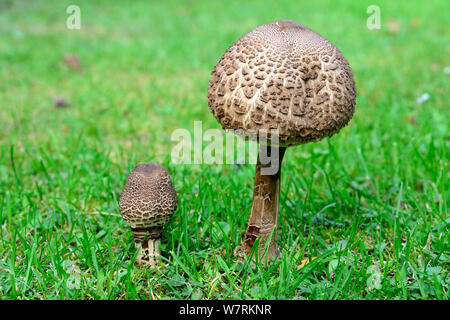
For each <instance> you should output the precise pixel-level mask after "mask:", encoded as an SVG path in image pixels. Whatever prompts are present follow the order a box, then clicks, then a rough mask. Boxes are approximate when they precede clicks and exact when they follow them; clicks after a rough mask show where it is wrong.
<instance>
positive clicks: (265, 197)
mask: <svg viewBox="0 0 450 320" xmlns="http://www.w3.org/2000/svg"><path fill="white" fill-rule="evenodd" d="M261 148H266V150H267V154H268V156H269V157H271V156H276V153H278V170H277V171H276V173H274V174H270V175H267V174H266V175H265V174H264V170H263V169H264V168H267V167H269V166H270V163H269V164H263V163H262V162H261V149H260V152H259V154H258V162H257V164H256V172H255V186H254V189H253V204H252V210H251V213H250V219H249V220H248V226H247V232H246V233H245V236H244V249H245V251H246V253H247V254H249V253H250V251H251V250H252V248H253V244H254V243H255V241H256V239H258V238H260V247H259V255H260V257H262V255H263V253H264V249H265V244H266V242H267V239H268V238H269V236H270V234H271V232H272V230H274V229H275V228H276V226H277V222H278V208H279V200H280V174H281V164H282V161H283V157H284V153H285V151H286V148H284V147H280V148H277V147H270V146H269V147H268V146H261ZM275 148H277V149H275ZM274 152H275V154H274ZM271 153H272V154H271ZM276 160H277V159H276V158H275V159H272V162H273V161H276ZM272 164H273V163H272ZM274 240H275V231H274V233H273V235H272V240H271V242H270V244H269V248H268V251H267V256H266V257H265V258H264V259H263V260H262V261H263V262H266V261H267V260H271V259H273V258H275V257H276V255H277V254H278V246H277V244H276V242H275V241H274Z"/></svg>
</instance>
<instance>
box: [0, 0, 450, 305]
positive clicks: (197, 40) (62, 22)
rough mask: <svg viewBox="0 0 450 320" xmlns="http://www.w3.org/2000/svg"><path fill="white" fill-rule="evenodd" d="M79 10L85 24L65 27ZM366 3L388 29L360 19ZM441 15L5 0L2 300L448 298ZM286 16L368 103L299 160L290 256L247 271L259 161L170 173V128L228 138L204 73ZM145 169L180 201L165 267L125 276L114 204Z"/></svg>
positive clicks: (126, 245) (168, 233) (286, 207)
mask: <svg viewBox="0 0 450 320" xmlns="http://www.w3.org/2000/svg"><path fill="white" fill-rule="evenodd" d="M71 4H76V5H78V6H79V7H80V9H81V29H80V30H69V29H67V27H66V19H67V18H68V16H69V15H68V14H67V13H66V8H67V7H68V6H69V5H71ZM369 5H378V6H379V8H380V13H381V28H380V29H375V30H369V29H368V28H367V26H366V21H367V19H368V18H369V16H370V14H368V13H367V12H366V10H367V7H368V6H369ZM449 9H450V3H449V2H448V1H445V0H442V1H426V2H423V1H376V2H374V1H321V0H320V1H319V0H317V1H299V0H295V1H265V2H263V1H207V0H203V1H114V2H112V1H57V2H55V1H10V0H0V34H1V41H0V234H1V239H2V240H1V242H0V297H2V298H7V299H16V298H19V299H47V298H79V299H86V298H97V299H124V298H129V299H137V298H142V299H149V298H150V299H151V298H156V299H158V298H176V299H179V298H194V299H195V298H203V299H222V298H226V299H231V298H244V299H248V298H260V299H265V298H277V299H293V298H306V299H334V298H337V299H342V298H344V299H363V298H382V299H396V298H405V299H411V298H412V299H415V298H423V299H447V298H448V283H449V276H448V263H449V260H448V252H449V246H448V243H449V242H448V240H449V232H448V225H449V223H450V220H449V217H448V208H447V200H448V194H449V184H448V171H447V168H448V144H449V133H448V119H449V105H448V97H449V78H450V61H449V60H448V57H449V49H450V43H449V39H450V38H449V36H450V32H449V30H450V28H449V24H448V13H449V12H450V10H449ZM278 19H291V20H295V21H298V22H300V23H302V24H304V25H306V26H308V27H310V28H311V29H313V30H315V31H316V32H318V33H319V34H321V35H322V36H324V37H326V38H327V39H329V40H330V41H331V42H333V43H334V44H335V45H336V46H337V47H338V48H339V49H340V50H341V51H342V52H343V54H344V55H345V57H346V58H347V60H348V61H349V63H350V65H351V67H352V69H353V72H354V74H355V81H356V86H357V95H358V96H357V105H356V112H355V114H354V117H353V119H352V120H351V121H350V123H349V125H348V126H347V127H346V128H344V129H343V130H341V132H340V133H339V134H338V135H336V136H334V137H333V138H331V139H324V140H323V141H321V142H318V143H314V144H308V145H305V146H298V147H295V148H290V149H289V150H288V152H287V155H286V158H285V163H284V166H283V170H284V171H283V173H282V174H283V182H282V194H281V208H280V221H279V222H280V227H279V230H280V231H279V242H280V245H282V246H283V247H284V248H285V255H284V256H283V258H282V259H281V261H280V262H279V264H278V265H276V266H272V267H261V268H262V269H261V270H259V269H258V270H256V271H255V270H253V269H251V268H248V267H247V266H246V265H243V264H242V263H240V262H239V261H237V260H236V259H235V257H234V256H233V249H234V248H235V247H236V246H237V245H238V244H239V243H240V239H241V235H242V234H243V232H244V231H245V226H246V222H247V218H248V213H249V212H250V207H251V196H252V192H253V189H252V187H253V174H254V166H251V165H246V166H239V168H236V166H232V165H224V166H206V165H173V164H171V163H170V152H171V148H172V146H173V143H172V142H171V141H170V135H171V133H172V132H173V130H174V129H177V128H186V129H188V130H190V131H193V121H203V129H204V130H205V129H208V128H220V126H219V124H218V123H217V122H216V120H215V119H214V117H213V116H212V114H211V113H210V111H209V108H208V104H207V99H206V94H207V87H208V81H209V77H210V72H211V70H212V68H213V66H214V65H215V64H216V62H217V61H218V60H219V59H220V57H221V55H222V54H223V53H224V51H225V50H226V49H227V48H228V47H229V46H230V45H231V44H232V43H233V42H234V41H235V40H236V39H237V38H238V37H240V36H241V35H243V34H244V33H246V32H248V31H249V30H251V29H253V28H254V27H256V26H258V25H261V24H264V23H268V22H271V21H275V20H278ZM143 161H157V162H160V163H162V164H163V165H165V166H166V167H168V169H169V171H170V172H171V174H172V177H173V180H174V184H175V187H176V189H177V192H178V194H179V209H178V210H177V212H176V213H175V215H174V217H173V219H172V221H171V222H170V223H169V225H168V226H167V227H166V229H165V232H164V239H163V256H164V257H165V259H167V260H166V264H167V265H166V267H165V269H164V270H159V271H158V270H150V271H145V270H134V269H133V267H132V261H131V262H130V259H132V254H131V257H130V254H129V253H128V252H130V251H132V250H131V249H132V248H133V240H132V237H131V233H130V232H129V230H128V229H127V227H126V225H125V223H124V222H123V220H122V219H121V217H120V216H119V212H118V207H117V199H118V197H119V196H120V192H121V189H122V187H123V183H124V181H125V178H126V174H127V172H128V171H129V170H130V169H131V168H133V167H134V166H135V165H136V164H137V163H138V162H143ZM336 243H339V244H340V245H339V246H336ZM330 250H331V251H330ZM316 257H318V258H317V259H315V260H314V262H313V263H310V264H308V265H306V266H304V267H301V266H302V262H305V261H308V260H307V259H312V258H316ZM169 262H170V263H169ZM308 266H310V267H308ZM74 270H76V272H75V274H79V277H80V286H79V287H78V288H75V289H73V288H71V287H70V286H68V285H67V281H68V279H69V278H70V276H73V274H74ZM77 270H78V271H77ZM374 270H375V271H374ZM77 272H78V273H77ZM374 279H375V280H374ZM371 281H372V282H374V281H375V282H374V283H375V284H371V283H372V282H371Z"/></svg>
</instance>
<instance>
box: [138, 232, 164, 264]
mask: <svg viewBox="0 0 450 320" xmlns="http://www.w3.org/2000/svg"><path fill="white" fill-rule="evenodd" d="M160 243H161V238H159V239H147V240H144V241H143V242H142V243H137V244H136V245H137V246H139V253H138V255H137V257H136V264H138V265H142V266H150V267H152V268H154V267H156V266H157V259H158V257H159V256H160V255H161V250H160V249H159V245H160ZM141 244H142V245H141Z"/></svg>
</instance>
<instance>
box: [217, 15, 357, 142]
mask: <svg viewBox="0 0 450 320" xmlns="http://www.w3.org/2000/svg"><path fill="white" fill-rule="evenodd" d="M355 100H356V89H355V82H354V80H353V72H352V70H351V68H350V66H349V64H348V62H347V60H346V59H345V58H344V56H343V55H342V53H341V51H339V49H337V48H336V47H335V46H334V45H333V44H332V43H331V42H330V41H328V40H327V39H325V38H324V37H322V36H320V35H319V34H317V33H316V32H314V31H312V30H311V29H309V28H307V27H305V26H303V25H301V24H299V23H297V22H295V21H290V20H279V21H276V22H273V23H269V24H265V25H262V26H259V27H257V28H255V29H253V30H252V31H250V32H249V33H247V34H245V35H244V36H242V37H241V38H239V39H238V40H237V41H236V42H235V43H234V44H233V45H232V46H231V47H230V48H229V49H228V50H227V51H226V52H225V53H224V55H223V56H222V58H221V59H220V61H219V62H218V63H217V65H216V66H215V67H214V70H213V72H212V77H211V80H210V82H209V89H208V104H209V107H210V109H211V111H212V113H213V114H214V116H215V118H216V119H217V121H218V122H219V123H220V124H221V125H222V127H223V128H224V129H242V130H244V131H245V132H252V131H253V132H256V134H257V135H259V134H260V132H261V130H264V131H265V132H266V133H269V136H270V132H269V131H270V129H278V130H279V136H280V145H281V146H290V145H297V144H302V143H307V142H310V141H317V140H320V139H322V138H324V137H325V136H332V135H333V134H335V133H337V132H339V130H340V129H341V128H342V127H344V126H345V125H346V124H347V123H348V122H349V120H350V119H351V117H352V116H353V112H354V109H355V108H354V107H355Z"/></svg>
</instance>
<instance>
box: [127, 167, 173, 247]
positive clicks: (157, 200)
mask: <svg viewBox="0 0 450 320" xmlns="http://www.w3.org/2000/svg"><path fill="white" fill-rule="evenodd" d="M176 209H177V194H176V191H175V189H174V187H173V185H172V181H171V179H170V176H169V173H168V172H167V171H166V169H164V167H162V166H161V165H159V164H157V163H155V162H145V163H141V164H139V165H137V166H136V167H135V168H134V169H133V170H132V171H131V172H130V174H129V175H128V177H127V180H126V182H125V186H124V188H123V192H122V195H121V196H120V201H119V210H120V213H121V214H122V217H123V218H124V220H125V221H126V222H127V223H128V225H129V226H130V227H131V229H132V230H133V233H134V235H135V238H136V240H142V239H139V238H141V236H142V237H144V236H145V235H146V234H148V233H150V237H152V238H158V237H159V236H160V234H161V231H162V228H163V226H164V224H166V223H167V222H168V221H169V219H170V218H171V216H172V215H173V213H174V212H175V210H176Z"/></svg>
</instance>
